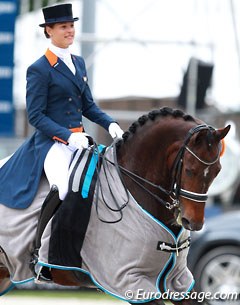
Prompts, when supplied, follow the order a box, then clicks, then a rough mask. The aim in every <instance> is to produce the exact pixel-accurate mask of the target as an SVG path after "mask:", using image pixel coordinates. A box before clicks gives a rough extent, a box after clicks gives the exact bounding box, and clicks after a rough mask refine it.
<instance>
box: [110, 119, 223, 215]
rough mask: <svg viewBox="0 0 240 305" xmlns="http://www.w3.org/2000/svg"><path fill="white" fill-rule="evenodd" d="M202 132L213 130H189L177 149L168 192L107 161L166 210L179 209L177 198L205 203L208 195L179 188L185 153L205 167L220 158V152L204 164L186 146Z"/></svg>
mask: <svg viewBox="0 0 240 305" xmlns="http://www.w3.org/2000/svg"><path fill="white" fill-rule="evenodd" d="M202 130H209V131H213V130H215V129H214V128H213V127H212V126H208V125H205V124H203V125H198V126H196V127H193V128H191V129H190V130H189V131H188V134H187V136H186V138H185V140H184V143H183V145H182V147H181V148H180V149H179V152H178V154H177V156H176V158H175V161H174V165H173V170H172V171H173V172H174V173H175V174H174V179H173V182H172V185H171V189H170V191H168V190H166V189H165V188H163V187H161V186H160V185H157V184H155V183H153V182H151V181H149V180H147V179H145V178H142V177H140V176H139V175H137V174H135V173H133V172H132V171H130V170H128V169H126V168H124V167H123V166H121V165H119V164H118V163H117V161H116V160H115V162H116V163H115V162H114V163H113V162H111V161H109V160H108V161H109V162H110V163H111V164H113V165H115V166H116V167H117V168H119V170H120V172H122V173H123V174H124V175H126V176H127V177H129V178H130V179H131V180H132V181H134V182H135V183H136V184H137V185H138V186H140V187H141V188H142V189H143V190H144V191H146V192H147V193H148V194H150V195H151V196H152V197H154V198H155V199H156V200H157V201H158V202H160V203H161V204H163V205H164V206H165V207H166V208H167V209H169V210H172V209H173V208H177V207H179V203H180V200H179V197H184V198H187V199H190V200H192V201H195V202H200V203H201V202H205V201H206V200H207V198H208V194H207V193H204V194H201V193H194V192H191V191H188V190H185V189H183V188H181V176H182V166H183V157H184V154H185V152H186V151H187V152H189V153H191V154H192V155H193V156H194V157H195V158H196V159H197V160H198V161H199V162H201V163H203V164H205V165H208V166H210V165H213V164H215V163H216V162H217V161H218V159H219V157H220V151H219V153H218V156H217V157H216V159H215V160H213V161H212V162H206V161H205V160H202V159H200V158H199V157H198V156H197V155H196V154H195V153H193V152H192V150H191V149H190V148H189V147H188V146H187V145H188V143H189V141H190V139H191V137H192V136H193V135H194V134H195V133H198V132H200V131H202ZM114 150H116V148H115V146H114ZM139 180H140V181H141V182H144V183H146V184H148V185H149V186H152V187H154V188H156V189H158V190H160V191H161V192H162V193H163V194H165V195H167V196H168V197H170V199H171V200H172V202H171V203H170V202H168V201H165V200H163V199H162V198H160V197H159V196H158V195H156V194H154V193H153V192H152V191H150V190H149V189H148V188H146V187H145V186H143V185H142V183H141V182H140V181H139Z"/></svg>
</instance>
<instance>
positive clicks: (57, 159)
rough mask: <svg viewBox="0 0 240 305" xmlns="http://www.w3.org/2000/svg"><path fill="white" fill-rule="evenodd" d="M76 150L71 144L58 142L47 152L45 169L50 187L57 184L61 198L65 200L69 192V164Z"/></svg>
mask: <svg viewBox="0 0 240 305" xmlns="http://www.w3.org/2000/svg"><path fill="white" fill-rule="evenodd" d="M74 151H75V150H73V149H72V148H70V147H69V146H67V145H65V144H62V143H59V142H56V143H54V144H53V146H52V147H51V148H50V150H49V151H48V153H47V156H46V158H45V162H44V171H45V174H46V176H47V179H48V182H49V184H50V188H51V187H52V185H56V186H57V187H58V190H59V198H60V199H61V200H64V198H65V196H66V194H67V192H68V180H69V173H68V171H69V165H70V162H71V160H72V156H73V153H74Z"/></svg>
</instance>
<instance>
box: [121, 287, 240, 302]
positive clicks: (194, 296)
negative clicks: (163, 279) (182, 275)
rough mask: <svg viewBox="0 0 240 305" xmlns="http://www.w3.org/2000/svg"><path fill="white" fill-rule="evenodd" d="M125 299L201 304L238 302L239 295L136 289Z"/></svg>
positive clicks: (126, 295) (127, 294)
mask: <svg viewBox="0 0 240 305" xmlns="http://www.w3.org/2000/svg"><path fill="white" fill-rule="evenodd" d="M125 298H126V299H127V300H145V301H147V300H159V299H161V300H176V301H180V300H182V299H185V300H196V301H197V302H199V303H202V302H203V301H204V300H219V301H227V300H228V301H239V300H240V294H239V293H238V292H229V293H223V292H216V293H214V295H213V294H212V293H211V292H196V291H194V292H174V291H169V289H168V290H167V291H165V292H163V293H161V292H160V291H159V292H151V291H144V290H143V289H138V290H137V291H136V292H133V291H132V290H127V291H126V292H125Z"/></svg>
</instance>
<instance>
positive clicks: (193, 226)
mask: <svg viewBox="0 0 240 305" xmlns="http://www.w3.org/2000/svg"><path fill="white" fill-rule="evenodd" d="M182 225H183V227H184V228H185V229H186V230H189V231H199V230H201V229H202V227H203V222H194V221H190V220H188V219H187V218H185V217H182Z"/></svg>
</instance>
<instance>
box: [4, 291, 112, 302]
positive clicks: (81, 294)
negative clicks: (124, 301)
mask: <svg viewBox="0 0 240 305" xmlns="http://www.w3.org/2000/svg"><path fill="white" fill-rule="evenodd" d="M8 295H9V296H18V297H43V298H44V297H45V298H61V299H62V298H66V299H69V298H75V299H76V298H77V299H89V300H90V299H91V300H93V299H98V300H107V299H109V300H113V299H115V298H113V297H111V296H110V295H107V294H105V293H103V292H100V291H94V290H93V291H81V290H80V291H76V290H68V291H66V290H64V291H62V290H60V291H56V290H13V291H11V292H9V294H8ZM115 300H116V299H115Z"/></svg>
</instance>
